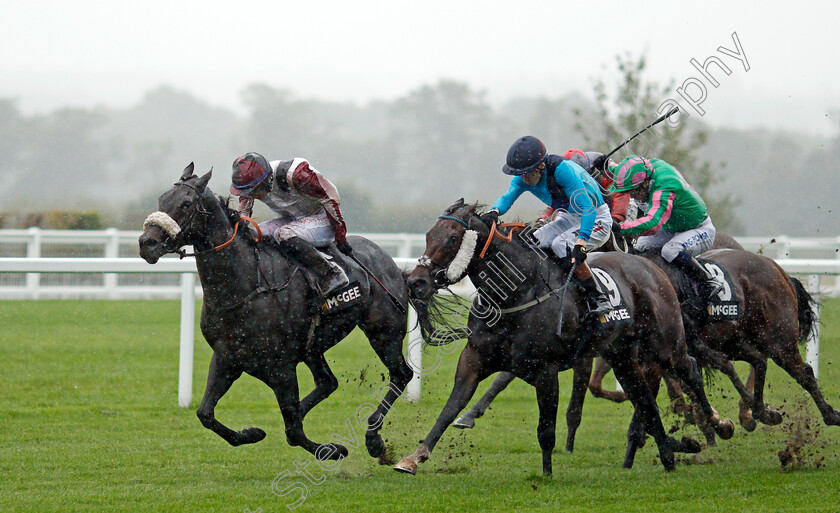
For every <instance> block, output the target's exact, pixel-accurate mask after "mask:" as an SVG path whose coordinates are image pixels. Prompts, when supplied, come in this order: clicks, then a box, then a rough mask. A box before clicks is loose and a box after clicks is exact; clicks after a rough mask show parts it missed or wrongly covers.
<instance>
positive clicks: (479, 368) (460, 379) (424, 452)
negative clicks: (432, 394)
mask: <svg viewBox="0 0 840 513" xmlns="http://www.w3.org/2000/svg"><path fill="white" fill-rule="evenodd" d="M488 374H490V372H488V371H487V370H486V369H485V366H484V362H483V361H482V359H481V357H480V356H479V354H478V352H477V351H476V350H475V349H473V347H472V346H471V345H469V344H467V346H466V347H465V348H464V350H463V351H462V352H461V356H460V357H459V358H458V368H457V370H456V371H455V384H454V386H453V387H452V392H451V393H450V394H449V399H448V400H447V401H446V405H445V406H444V407H443V410H442V411H441V412H440V415H439V416H438V418H437V421H436V422H435V425H434V427H433V428H432V430H431V431H429V434H428V435H426V438H424V439H423V442H422V443H421V444H420V447H418V448H417V450H416V451H414V454H412V455H410V456H406V457H405V458H403V459H402V460H401V461H400V462H399V463H398V464H397V465H396V466H395V467H394V470H396V471H398V472H405V473H408V474H416V473H417V465H418V464H420V463H423V462H424V461H426V460H428V459H429V457H430V456H431V454H432V451H433V450H434V448H435V445H437V443H438V441H440V437H441V436H443V432H444V431H446V428H447V427H449V425H450V424H451V423H452V421H454V420H455V417H457V416H458V413H460V411H461V410H462V409H464V407H465V406H466V405H467V403H468V402H469V401H470V399H471V398H472V396H473V394H474V393H475V389H476V388H477V387H478V384H479V383H480V382H481V380H482V379H484V378H486V377H487V375H488Z"/></svg>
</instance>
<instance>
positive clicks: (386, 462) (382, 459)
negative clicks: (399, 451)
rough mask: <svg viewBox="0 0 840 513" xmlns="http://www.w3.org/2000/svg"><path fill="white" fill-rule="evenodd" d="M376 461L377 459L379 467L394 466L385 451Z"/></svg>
mask: <svg viewBox="0 0 840 513" xmlns="http://www.w3.org/2000/svg"><path fill="white" fill-rule="evenodd" d="M378 459H379V464H380V465H393V464H394V460H392V459H391V457H390V456H388V451H385V452H383V453H382V454H380V455H379V458H378Z"/></svg>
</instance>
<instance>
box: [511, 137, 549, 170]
mask: <svg viewBox="0 0 840 513" xmlns="http://www.w3.org/2000/svg"><path fill="white" fill-rule="evenodd" d="M544 159H545V145H544V144H543V143H542V141H540V140H539V139H537V138H536V137H534V136H533V135H526V136H525V137H520V138H519V139H517V140H516V142H515V143H513V145H512V146H511V147H510V149H509V150H508V154H507V163H506V164H505V165H504V166H502V172H503V173H504V174H506V175H514V176H522V175H524V174H527V173H530V172H531V171H533V170H535V169H537V166H539V165H540V164H541V163H542V161H543V160H544Z"/></svg>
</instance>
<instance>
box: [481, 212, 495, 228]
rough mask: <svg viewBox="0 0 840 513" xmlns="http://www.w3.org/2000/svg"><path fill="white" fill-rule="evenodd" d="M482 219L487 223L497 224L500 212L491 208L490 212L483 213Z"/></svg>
mask: <svg viewBox="0 0 840 513" xmlns="http://www.w3.org/2000/svg"><path fill="white" fill-rule="evenodd" d="M481 220H482V221H483V222H484V224H486V225H490V224H496V223H498V222H499V212H498V211H496V210H491V211H489V212H485V213H483V214H481Z"/></svg>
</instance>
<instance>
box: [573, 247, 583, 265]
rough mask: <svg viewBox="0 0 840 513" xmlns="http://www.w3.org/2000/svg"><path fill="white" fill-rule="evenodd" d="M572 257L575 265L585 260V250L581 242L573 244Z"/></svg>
mask: <svg viewBox="0 0 840 513" xmlns="http://www.w3.org/2000/svg"><path fill="white" fill-rule="evenodd" d="M572 258H574V259H575V263H576V264H577V265H580V264H582V263H583V262H585V261H586V251H584V246H583V245H582V244H575V247H574V249H572Z"/></svg>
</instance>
